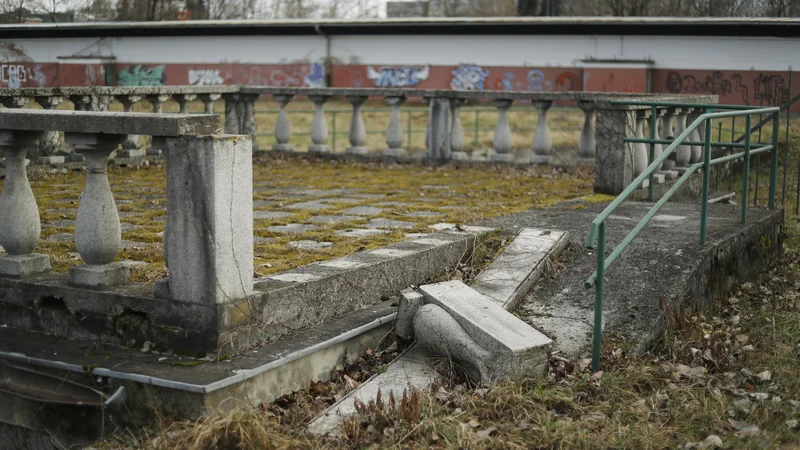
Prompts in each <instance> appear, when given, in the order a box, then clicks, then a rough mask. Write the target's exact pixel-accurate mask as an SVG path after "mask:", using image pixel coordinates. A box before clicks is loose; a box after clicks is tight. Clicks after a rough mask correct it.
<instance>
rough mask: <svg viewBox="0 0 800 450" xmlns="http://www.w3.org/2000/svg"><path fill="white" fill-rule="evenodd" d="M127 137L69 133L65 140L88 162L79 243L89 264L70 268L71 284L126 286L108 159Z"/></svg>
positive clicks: (77, 226) (77, 229)
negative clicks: (118, 255)
mask: <svg viewBox="0 0 800 450" xmlns="http://www.w3.org/2000/svg"><path fill="white" fill-rule="evenodd" d="M127 138H128V137H127V136H126V135H108V134H84V133H65V140H66V142H67V143H69V144H73V145H74V146H75V151H76V152H79V153H81V154H83V155H84V158H85V160H86V185H85V187H84V189H83V194H82V195H81V199H80V205H79V206H78V218H77V221H76V223H75V241H76V243H77V246H78V253H79V254H80V255H81V258H83V261H84V262H85V263H86V264H85V265H82V266H75V267H72V268H70V270H69V276H70V283H71V284H72V285H74V286H77V287H82V288H92V289H104V288H108V287H111V286H115V285H119V284H124V283H126V282H127V281H128V278H129V276H130V270H129V269H128V267H127V266H125V265H123V264H119V263H115V262H114V258H116V256H117V253H118V252H119V248H120V243H121V239H122V233H121V229H120V222H119V214H118V213H117V205H116V203H115V202H114V196H113V194H112V193H111V187H110V186H109V184H108V174H107V170H108V169H107V166H108V159H109V156H110V155H111V152H113V151H114V150H115V149H116V148H117V147H118V146H119V145H120V144H122V143H123V142H124V141H125V140H126V139H127Z"/></svg>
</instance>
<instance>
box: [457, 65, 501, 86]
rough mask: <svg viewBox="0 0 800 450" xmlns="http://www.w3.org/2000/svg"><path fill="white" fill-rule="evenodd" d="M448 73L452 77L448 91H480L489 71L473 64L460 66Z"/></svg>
mask: <svg viewBox="0 0 800 450" xmlns="http://www.w3.org/2000/svg"><path fill="white" fill-rule="evenodd" d="M450 73H451V74H452V75H453V78H452V79H451V80H450V89H459V90H465V91H482V90H483V85H484V82H485V81H486V77H488V76H489V74H490V73H491V71H489V69H484V68H482V67H480V66H478V65H475V64H462V65H460V66H458V68H456V69H455V70H452V71H450Z"/></svg>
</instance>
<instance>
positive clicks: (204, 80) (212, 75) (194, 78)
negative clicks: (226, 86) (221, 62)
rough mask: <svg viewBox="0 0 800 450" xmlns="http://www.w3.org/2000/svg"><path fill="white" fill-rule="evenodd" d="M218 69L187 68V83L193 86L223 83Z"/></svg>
mask: <svg viewBox="0 0 800 450" xmlns="http://www.w3.org/2000/svg"><path fill="white" fill-rule="evenodd" d="M224 82H225V80H223V79H222V76H220V74H219V69H189V84H191V85H194V86H213V85H217V84H222V83H224Z"/></svg>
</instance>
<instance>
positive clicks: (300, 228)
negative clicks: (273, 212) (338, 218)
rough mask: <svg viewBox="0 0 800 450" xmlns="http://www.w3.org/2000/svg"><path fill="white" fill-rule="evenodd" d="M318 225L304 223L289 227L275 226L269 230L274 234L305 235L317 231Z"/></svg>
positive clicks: (268, 228)
mask: <svg viewBox="0 0 800 450" xmlns="http://www.w3.org/2000/svg"><path fill="white" fill-rule="evenodd" d="M316 229H317V226H316V225H309V224H304V223H290V224H288V225H275V226H271V227H267V230H269V231H272V232H273V233H305V232H307V231H312V230H316Z"/></svg>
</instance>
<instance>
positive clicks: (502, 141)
mask: <svg viewBox="0 0 800 450" xmlns="http://www.w3.org/2000/svg"><path fill="white" fill-rule="evenodd" d="M492 104H493V105H494V106H495V107H497V127H496V128H495V130H494V151H495V153H494V154H493V155H492V157H491V160H492V161H501V162H512V161H514V155H513V154H512V153H511V149H512V145H511V144H512V142H511V140H512V136H511V127H510V126H509V125H508V116H507V113H508V110H509V109H510V108H511V105H513V104H514V100H506V99H498V100H493V101H492Z"/></svg>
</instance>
